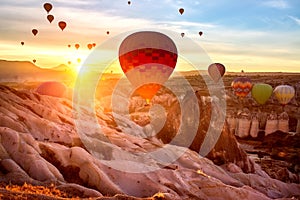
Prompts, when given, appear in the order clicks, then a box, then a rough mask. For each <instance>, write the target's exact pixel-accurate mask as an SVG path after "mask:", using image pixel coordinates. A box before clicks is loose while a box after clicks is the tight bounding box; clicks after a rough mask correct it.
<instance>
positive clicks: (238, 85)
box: [231, 77, 252, 98]
mask: <svg viewBox="0 0 300 200" xmlns="http://www.w3.org/2000/svg"><path fill="white" fill-rule="evenodd" d="M231 87H232V89H233V92H234V94H235V95H236V96H238V97H240V98H244V97H245V96H247V95H248V94H249V92H250V91H251V89H252V81H251V80H250V78H247V77H238V78H235V79H234V80H233V81H232V83H231Z"/></svg>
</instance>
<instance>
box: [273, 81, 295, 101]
mask: <svg viewBox="0 0 300 200" xmlns="http://www.w3.org/2000/svg"><path fill="white" fill-rule="evenodd" d="M273 94H274V96H275V97H276V99H277V100H278V102H279V103H280V104H281V105H283V106H284V105H286V104H288V103H289V102H290V101H291V99H292V98H293V97H294V96H295V89H294V87H293V86H290V85H278V86H277V87H276V88H275V89H274V91H273Z"/></svg>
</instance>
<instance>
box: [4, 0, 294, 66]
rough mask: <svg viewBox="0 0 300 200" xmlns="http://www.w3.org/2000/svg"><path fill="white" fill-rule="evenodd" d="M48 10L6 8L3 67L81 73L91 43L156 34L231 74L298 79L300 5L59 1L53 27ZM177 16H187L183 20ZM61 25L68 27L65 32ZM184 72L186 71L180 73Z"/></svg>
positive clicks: (26, 5)
mask: <svg viewBox="0 0 300 200" xmlns="http://www.w3.org/2000/svg"><path fill="white" fill-rule="evenodd" d="M44 3H46V1H39V0H30V1H25V2H20V1H16V0H15V1H11V0H4V1H2V5H1V7H0V23H1V27H0V42H1V46H0V59H4V60H19V61H33V60H34V59H36V63H35V64H36V65H38V66H41V67H45V68H49V67H56V66H58V65H60V64H65V65H68V66H70V67H73V68H76V67H78V65H80V63H83V62H84V59H85V58H86V57H87V56H88V55H89V53H90V52H91V51H92V50H93V49H92V50H89V49H88V48H87V44H88V43H95V44H96V47H97V46H98V45H101V43H102V42H104V41H105V40H107V39H109V38H112V37H114V36H117V35H118V34H120V33H123V32H126V31H132V30H135V29H144V28H147V29H149V28H150V29H153V30H156V29H166V30H172V31H174V32H178V35H179V38H180V34H181V33H185V36H184V37H183V38H182V39H185V38H191V39H192V40H194V41H195V42H196V43H197V44H199V45H200V46H201V47H202V48H203V49H204V50H205V51H206V52H207V54H208V55H209V57H210V58H211V60H212V61H213V62H220V63H223V64H224V65H225V66H226V69H227V71H229V72H240V71H241V70H244V71H245V72H300V67H299V66H300V58H299V55H300V45H299V44H300V38H299V35H300V10H299V9H298V8H299V7H300V2H299V1H297V0H266V1H263V2H262V1H259V0H254V1H253V0H246V1H242V2H237V1H233V0H226V1H225V0H219V1H218V2H216V1H214V2H206V1H202V0H196V1H188V2H185V1H171V0H163V1H160V2H159V3H157V2H154V1H153V0H143V1H136V0H132V1H131V4H130V5H129V4H128V1H127V0H126V1H125V0H116V1H114V2H111V1H104V0H103V1H97V0H87V1H84V0H75V1H74V0H72V1H71V0H66V1H63V2H61V1H58V0H53V1H49V3H51V4H52V5H53V8H52V10H51V11H50V12H49V14H52V15H53V16H54V20H53V22H51V23H49V21H47V12H46V11H45V10H44V8H43V4H44ZM179 8H184V9H185V11H184V13H183V14H182V15H181V14H180V13H179V12H178V9H179ZM59 21H65V22H66V23H67V26H66V28H65V29H64V30H63V31H61V30H60V28H59V27H58V25H57V23H58V22H59ZM34 28H36V29H38V31H39V32H38V34H37V35H36V36H33V34H32V32H31V30H32V29H34ZM107 31H109V34H107ZM199 31H202V32H203V35H202V36H199ZM22 41H23V42H24V45H21V44H20V43H21V42H22ZM76 43H78V44H80V48H79V49H78V50H76V48H75V47H74V45H75V44H76ZM68 45H71V47H68ZM78 59H80V62H78V61H79V60H78ZM68 62H70V63H71V64H70V63H69V64H68ZM115 68H116V69H117V68H118V67H117V66H116V67H115ZM178 70H181V71H187V70H188V69H185V66H184V65H178Z"/></svg>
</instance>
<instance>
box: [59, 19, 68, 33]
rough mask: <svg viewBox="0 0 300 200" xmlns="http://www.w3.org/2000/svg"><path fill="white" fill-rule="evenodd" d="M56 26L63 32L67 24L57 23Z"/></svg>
mask: <svg viewBox="0 0 300 200" xmlns="http://www.w3.org/2000/svg"><path fill="white" fill-rule="evenodd" d="M58 26H59V28H60V29H61V30H62V31H63V30H64V29H65V28H66V26H67V23H66V22H64V21H60V22H58Z"/></svg>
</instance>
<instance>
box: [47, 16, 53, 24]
mask: <svg viewBox="0 0 300 200" xmlns="http://www.w3.org/2000/svg"><path fill="white" fill-rule="evenodd" d="M47 19H48V21H49V22H50V23H51V22H52V21H53V20H54V16H53V15H47Z"/></svg>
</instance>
